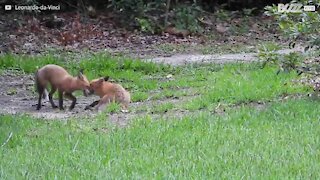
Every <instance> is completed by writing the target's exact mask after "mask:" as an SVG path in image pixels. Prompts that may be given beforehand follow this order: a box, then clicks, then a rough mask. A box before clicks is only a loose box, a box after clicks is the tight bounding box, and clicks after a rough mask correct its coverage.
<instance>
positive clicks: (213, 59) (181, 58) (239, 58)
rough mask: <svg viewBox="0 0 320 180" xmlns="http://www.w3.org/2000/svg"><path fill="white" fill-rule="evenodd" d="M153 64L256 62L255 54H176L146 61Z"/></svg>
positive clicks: (288, 50)
mask: <svg viewBox="0 0 320 180" xmlns="http://www.w3.org/2000/svg"><path fill="white" fill-rule="evenodd" d="M295 51H303V48H301V47H298V48H294V49H284V50H279V51H278V53H280V54H289V53H290V52H295ZM146 61H151V62H155V63H164V64H170V65H173V66H180V65H186V64H191V63H230V62H252V61H257V53H238V54H208V55H201V54H177V55H174V56H170V57H157V58H153V59H146Z"/></svg>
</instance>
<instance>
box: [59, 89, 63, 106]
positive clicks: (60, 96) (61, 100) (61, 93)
mask: <svg viewBox="0 0 320 180" xmlns="http://www.w3.org/2000/svg"><path fill="white" fill-rule="evenodd" d="M58 93H59V108H60V110H64V108H63V91H60V90H58Z"/></svg>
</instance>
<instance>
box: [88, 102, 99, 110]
mask: <svg viewBox="0 0 320 180" xmlns="http://www.w3.org/2000/svg"><path fill="white" fill-rule="evenodd" d="M99 101H100V100H97V101H93V103H91V104H90V105H88V106H86V107H85V108H84V110H88V109H90V108H92V107H95V106H96V105H97V104H98V103H99Z"/></svg>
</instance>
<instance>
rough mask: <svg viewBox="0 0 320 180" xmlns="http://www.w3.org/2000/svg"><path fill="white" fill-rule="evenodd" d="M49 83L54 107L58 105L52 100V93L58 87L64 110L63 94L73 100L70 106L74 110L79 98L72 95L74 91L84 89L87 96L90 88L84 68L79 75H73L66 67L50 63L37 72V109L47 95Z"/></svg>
mask: <svg viewBox="0 0 320 180" xmlns="http://www.w3.org/2000/svg"><path fill="white" fill-rule="evenodd" d="M48 83H49V84H50V85H51V91H50V93H49V101H50V103H51V106H52V108H57V107H58V106H56V105H55V104H54V102H53V100H52V95H53V94H54V93H55V92H56V90H57V89H58V93H59V108H60V110H64V108H63V95H64V96H65V97H66V98H68V99H70V100H72V103H71V106H70V108H69V109H70V110H72V109H73V108H74V106H75V105H76V101H77V98H76V97H75V96H73V95H72V92H73V91H76V90H83V94H84V95H85V96H87V94H88V92H89V89H90V83H89V81H88V79H87V78H86V76H84V75H83V70H80V72H79V74H78V76H77V77H73V76H71V75H70V74H69V73H68V72H67V71H66V70H65V69H64V68H62V67H60V66H57V65H54V64H48V65H46V66H43V67H42V68H40V69H38V70H37V72H36V73H35V84H36V90H37V91H38V93H39V99H38V105H37V110H39V109H40V108H41V98H42V97H43V98H44V97H46V96H47V93H48V92H47V86H48Z"/></svg>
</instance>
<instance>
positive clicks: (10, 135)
mask: <svg viewBox="0 0 320 180" xmlns="http://www.w3.org/2000/svg"><path fill="white" fill-rule="evenodd" d="M12 134H13V133H12V132H10V134H9V136H8V138H7V140H6V141H5V142H4V143H3V144H2V145H1V147H3V146H5V145H6V144H7V143H8V142H9V140H10V139H11V137H12Z"/></svg>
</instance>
